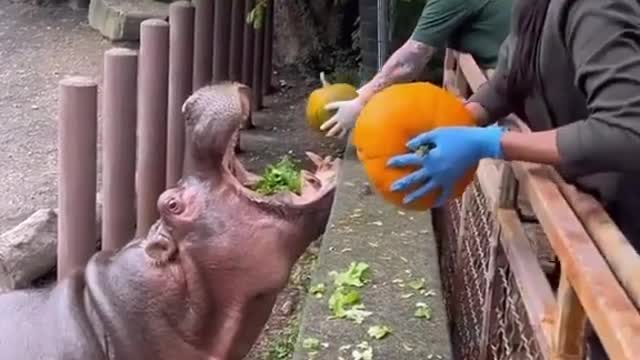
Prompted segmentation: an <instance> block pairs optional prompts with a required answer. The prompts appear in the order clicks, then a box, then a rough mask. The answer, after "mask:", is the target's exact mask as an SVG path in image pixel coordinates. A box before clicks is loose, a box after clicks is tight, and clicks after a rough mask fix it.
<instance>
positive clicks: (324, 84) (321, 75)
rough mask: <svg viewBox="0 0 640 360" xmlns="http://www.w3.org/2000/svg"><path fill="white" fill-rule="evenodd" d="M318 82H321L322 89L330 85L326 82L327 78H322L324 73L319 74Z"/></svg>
mask: <svg viewBox="0 0 640 360" xmlns="http://www.w3.org/2000/svg"><path fill="white" fill-rule="evenodd" d="M320 81H321V82H322V87H327V86H329V85H331V84H329V82H328V81H327V78H326V77H325V76H324V71H321V72H320Z"/></svg>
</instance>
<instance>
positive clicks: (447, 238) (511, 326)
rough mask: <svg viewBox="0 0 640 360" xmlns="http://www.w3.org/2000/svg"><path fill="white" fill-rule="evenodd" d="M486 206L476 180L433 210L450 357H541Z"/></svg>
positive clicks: (471, 359) (493, 222)
mask: <svg viewBox="0 0 640 360" xmlns="http://www.w3.org/2000/svg"><path fill="white" fill-rule="evenodd" d="M488 209H489V206H488V204H487V201H486V198H485V196H484V194H483V193H482V190H481V187H480V185H479V184H478V182H477V181H475V182H474V183H473V184H472V185H470V186H469V188H468V190H467V191H466V192H465V194H464V195H463V197H462V198H461V199H458V200H456V201H452V202H450V204H449V206H448V207H447V208H446V209H440V210H437V211H434V214H433V218H434V228H435V231H436V234H437V240H438V251H439V258H440V268H441V272H442V279H443V287H444V293H445V294H444V295H445V299H446V302H447V304H446V305H447V311H448V315H449V322H450V323H449V328H450V331H451V335H452V342H453V344H452V345H453V349H454V356H455V359H460V360H476V359H481V360H484V359H492V360H493V359H544V357H543V355H542V353H541V351H540V349H539V346H538V344H537V342H536V340H535V337H534V334H533V331H532V327H531V324H530V322H529V318H528V316H527V313H526V309H525V307H524V304H523V302H522V298H521V293H520V291H519V289H518V286H517V282H516V281H517V279H515V277H514V275H513V273H512V272H511V271H510V268H509V264H508V261H507V259H506V257H505V255H504V250H503V249H502V247H501V245H500V241H498V238H497V237H498V236H500V235H499V230H498V229H499V227H498V226H497V224H496V220H495V218H494V216H493V214H492V213H491V212H489V211H488ZM492 244H493V246H492ZM488 302H491V303H490V304H487V303H488Z"/></svg>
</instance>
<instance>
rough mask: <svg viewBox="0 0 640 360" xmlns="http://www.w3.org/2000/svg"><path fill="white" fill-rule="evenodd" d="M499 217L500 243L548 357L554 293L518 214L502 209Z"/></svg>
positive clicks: (554, 309) (538, 340)
mask: <svg viewBox="0 0 640 360" xmlns="http://www.w3.org/2000/svg"><path fill="white" fill-rule="evenodd" d="M497 220H498V222H499V223H500V225H501V229H502V230H501V235H502V236H500V242H501V244H502V247H503V249H504V253H505V255H506V257H507V259H508V260H509V266H510V268H511V271H512V272H513V273H514V275H515V279H516V284H517V286H518V289H519V290H520V294H521V295H522V302H523V303H524V307H525V308H526V309H527V315H528V317H529V323H530V324H531V327H532V329H533V334H534V336H535V337H536V341H537V343H538V346H539V347H540V351H541V352H542V354H543V356H544V357H545V358H547V359H548V358H550V354H551V334H552V331H553V322H554V316H555V314H556V303H555V299H554V297H553V292H552V290H551V287H550V286H549V283H548V282H547V280H546V278H545V275H544V273H543V272H542V269H541V268H540V265H538V259H537V258H536V256H535V254H534V253H533V250H532V249H531V247H530V245H529V241H528V240H527V235H526V234H525V232H524V229H523V227H522V224H521V222H520V219H518V214H517V213H516V212H515V211H514V210H512V209H499V210H498V212H497Z"/></svg>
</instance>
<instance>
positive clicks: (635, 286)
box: [509, 116, 640, 308]
mask: <svg viewBox="0 0 640 360" xmlns="http://www.w3.org/2000/svg"><path fill="white" fill-rule="evenodd" d="M509 123H510V124H511V125H512V126H514V127H516V128H517V129H518V130H520V131H522V132H531V130H530V129H529V127H528V126H527V125H526V124H525V123H524V122H523V121H522V120H520V119H519V118H517V117H516V116H510V117H509ZM547 171H548V174H549V176H550V177H551V178H552V179H553V181H554V182H555V183H556V185H557V186H558V188H559V189H560V192H561V193H562V195H563V196H564V198H565V199H566V200H567V203H568V204H569V205H570V206H571V208H572V209H573V211H574V212H575V214H576V215H577V216H578V218H579V219H580V221H581V222H582V224H583V225H584V227H585V229H586V230H587V232H588V233H589V236H590V237H591V238H592V239H593V241H594V242H595V243H596V245H597V247H598V249H599V250H600V252H601V253H602V255H603V256H604V258H605V259H606V260H607V263H608V264H609V266H610V267H611V269H612V270H613V272H614V274H615V275H616V278H617V279H618V281H619V282H620V284H621V285H622V286H623V287H624V289H625V290H626V292H627V293H628V295H629V296H630V297H631V300H632V301H633V303H634V305H635V306H636V307H638V308H640V277H639V276H638V274H640V255H639V254H638V252H637V251H636V250H635V249H634V248H633V246H632V245H631V243H630V242H629V240H628V239H627V238H626V237H625V236H624V234H623V233H622V231H620V228H618V226H617V225H616V224H615V222H614V221H613V220H612V219H611V217H610V216H609V214H608V213H607V212H606V211H605V210H604V209H603V207H602V205H601V204H600V203H599V202H598V201H597V200H596V199H595V198H593V196H591V195H589V194H585V193H583V192H581V191H579V190H578V189H576V188H575V186H573V185H569V184H567V183H566V182H565V181H564V179H562V177H561V176H560V174H558V172H557V171H555V169H553V168H551V167H547Z"/></svg>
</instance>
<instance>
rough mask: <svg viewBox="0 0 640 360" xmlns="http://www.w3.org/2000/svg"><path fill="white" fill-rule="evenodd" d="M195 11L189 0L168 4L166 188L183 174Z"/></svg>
mask: <svg viewBox="0 0 640 360" xmlns="http://www.w3.org/2000/svg"><path fill="white" fill-rule="evenodd" d="M194 10H195V9H194V8H193V6H192V5H191V4H190V3H189V2H188V1H176V2H173V3H171V5H170V6H169V24H170V29H169V44H170V45H169V110H168V123H167V179H166V181H167V182H166V186H167V187H172V186H174V185H175V184H176V183H177V182H178V180H179V179H180V178H181V177H182V173H183V165H184V157H185V151H184V150H185V128H184V119H183V116H182V105H183V103H184V101H185V100H187V97H189V94H191V88H192V84H193V81H192V80H193V22H194V18H195V11H194Z"/></svg>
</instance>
